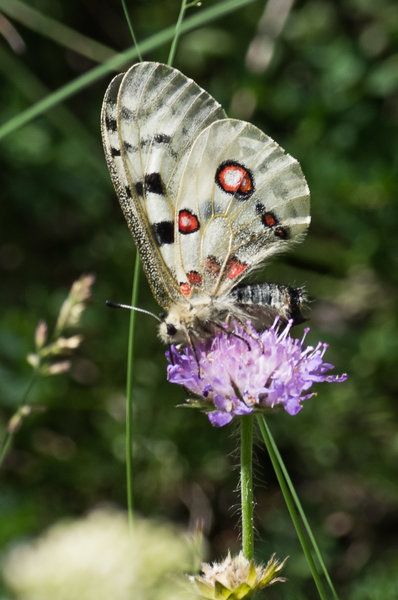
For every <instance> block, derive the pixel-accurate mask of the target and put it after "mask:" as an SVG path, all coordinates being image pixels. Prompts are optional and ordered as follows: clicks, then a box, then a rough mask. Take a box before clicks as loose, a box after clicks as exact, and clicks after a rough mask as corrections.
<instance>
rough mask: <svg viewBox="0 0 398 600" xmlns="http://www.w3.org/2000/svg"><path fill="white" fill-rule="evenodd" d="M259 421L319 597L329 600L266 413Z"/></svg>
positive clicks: (258, 416)
mask: <svg viewBox="0 0 398 600" xmlns="http://www.w3.org/2000/svg"><path fill="white" fill-rule="evenodd" d="M257 421H258V424H259V427H260V431H261V435H262V437H263V440H264V443H265V446H266V448H267V451H268V454H269V457H270V459H271V463H272V466H273V468H274V471H275V475H276V477H277V479H278V483H279V485H280V488H281V491H282V494H283V497H284V499H285V502H286V506H287V509H288V511H289V514H290V517H291V519H292V521H293V525H294V527H295V529H296V533H297V536H298V538H299V541H300V544H301V547H302V549H303V552H304V555H305V558H306V560H307V563H308V566H309V568H310V571H311V574H312V577H313V579H314V582H315V585H316V587H317V590H318V593H319V597H320V598H321V600H327V595H326V592H325V589H324V586H323V583H322V581H321V578H320V576H319V573H318V570H317V568H316V565H315V562H314V559H313V558H312V554H311V549H310V547H309V545H308V541H307V538H306V536H305V532H304V529H303V526H302V524H301V522H300V518H299V515H298V512H297V510H296V507H295V505H294V501H293V497H292V494H291V493H290V490H289V487H288V485H287V483H286V480H285V478H284V475H283V471H282V469H281V467H280V465H279V461H278V457H277V454H276V452H275V449H274V445H273V443H272V439H271V432H270V430H269V428H268V425H267V423H266V421H265V417H264V415H257Z"/></svg>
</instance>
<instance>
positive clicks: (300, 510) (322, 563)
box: [265, 423, 339, 600]
mask: <svg viewBox="0 0 398 600" xmlns="http://www.w3.org/2000/svg"><path fill="white" fill-rule="evenodd" d="M265 426H266V428H267V430H268V437H269V440H270V443H271V444H272V448H273V450H274V453H275V456H276V458H277V460H278V463H279V466H280V469H281V471H282V473H283V476H284V478H285V481H286V484H287V485H288V487H289V490H290V493H291V495H292V498H293V501H294V503H295V505H296V508H297V511H298V513H299V514H300V517H301V520H302V522H303V524H304V527H305V530H306V532H307V535H308V537H309V539H310V542H311V544H312V547H313V550H314V553H315V555H316V557H317V559H318V562H319V565H320V567H321V569H322V572H323V574H324V577H325V579H326V581H327V583H328V585H329V587H330V590H331V592H332V594H333V597H334V599H335V600H339V597H338V595H337V592H336V590H335V588H334V585H333V582H332V580H331V578H330V575H329V572H328V570H327V568H326V564H325V561H324V560H323V557H322V554H321V551H320V549H319V547H318V544H317V542H316V540H315V537H314V534H313V533H312V529H311V527H310V524H309V522H308V519H307V517H306V515H305V512H304V509H303V507H302V504H301V502H300V499H299V497H298V495H297V492H296V490H295V488H294V485H293V482H292V480H291V478H290V475H289V473H288V472H287V469H286V466H285V463H284V462H283V459H282V456H281V455H280V452H279V450H278V447H277V445H276V442H275V440H274V437H273V435H272V433H271V431H270V429H269V427H268V425H267V424H266V423H265Z"/></svg>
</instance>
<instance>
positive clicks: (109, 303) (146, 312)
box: [105, 300, 162, 323]
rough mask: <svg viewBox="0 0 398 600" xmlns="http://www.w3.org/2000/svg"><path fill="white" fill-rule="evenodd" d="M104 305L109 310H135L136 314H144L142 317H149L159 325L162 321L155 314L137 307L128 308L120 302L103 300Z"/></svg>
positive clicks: (127, 305)
mask: <svg viewBox="0 0 398 600" xmlns="http://www.w3.org/2000/svg"><path fill="white" fill-rule="evenodd" d="M105 304H106V305H107V306H110V307H111V308H127V309H128V310H135V311H136V312H140V313H144V315H150V316H151V317H153V318H154V319H156V320H157V321H159V323H162V319H161V318H160V317H158V316H157V315H155V313H153V312H151V311H149V310H145V309H144V308H138V307H137V306H130V304H121V303H120V302H112V300H105Z"/></svg>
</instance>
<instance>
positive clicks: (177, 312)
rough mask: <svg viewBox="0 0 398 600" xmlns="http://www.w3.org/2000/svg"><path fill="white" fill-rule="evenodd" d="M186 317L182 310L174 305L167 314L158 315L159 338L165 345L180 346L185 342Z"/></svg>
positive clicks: (186, 334)
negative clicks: (159, 320)
mask: <svg viewBox="0 0 398 600" xmlns="http://www.w3.org/2000/svg"><path fill="white" fill-rule="evenodd" d="M187 317H188V314H186V310H184V308H182V307H180V306H178V305H174V306H173V307H171V309H170V310H169V312H168V313H162V314H161V315H160V318H161V323H160V326H159V337H160V339H161V340H162V342H164V343H165V344H169V345H170V344H181V343H184V342H186V341H187V337H188V333H187Z"/></svg>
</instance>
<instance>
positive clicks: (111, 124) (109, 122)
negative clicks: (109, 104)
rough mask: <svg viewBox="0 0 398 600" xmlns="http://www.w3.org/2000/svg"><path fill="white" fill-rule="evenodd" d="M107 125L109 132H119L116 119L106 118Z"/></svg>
mask: <svg viewBox="0 0 398 600" xmlns="http://www.w3.org/2000/svg"><path fill="white" fill-rule="evenodd" d="M105 125H106V128H107V130H108V131H116V130H117V123H116V119H114V118H112V117H110V116H109V115H108V116H107V117H105Z"/></svg>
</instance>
